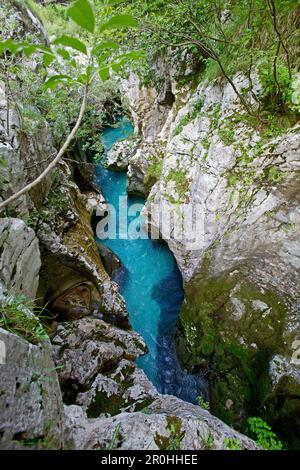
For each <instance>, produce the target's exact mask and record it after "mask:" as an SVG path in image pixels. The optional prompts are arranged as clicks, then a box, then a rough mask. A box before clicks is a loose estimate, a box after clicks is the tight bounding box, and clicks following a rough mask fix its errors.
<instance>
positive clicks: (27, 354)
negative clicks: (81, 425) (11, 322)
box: [0, 329, 63, 449]
mask: <svg viewBox="0 0 300 470" xmlns="http://www.w3.org/2000/svg"><path fill="white" fill-rule="evenodd" d="M0 344H2V345H3V344H4V347H5V355H4V357H2V361H1V362H0V415H1V423H0V448H1V449H60V448H61V447H62V444H63V442H62V429H63V404H62V398H61V391H60V388H59V383H58V380H57V375H56V371H55V367H54V363H53V360H52V357H51V347H50V344H49V343H47V342H46V343H45V344H43V345H39V346H35V345H33V344H30V343H28V342H27V341H25V340H24V339H22V338H19V337H18V336H16V335H13V334H11V333H9V332H7V331H5V330H2V329H0Z"/></svg>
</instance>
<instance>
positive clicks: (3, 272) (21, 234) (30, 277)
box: [0, 218, 41, 299]
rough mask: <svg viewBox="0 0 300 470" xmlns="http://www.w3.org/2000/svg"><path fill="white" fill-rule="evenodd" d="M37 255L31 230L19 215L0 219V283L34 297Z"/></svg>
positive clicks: (37, 268) (37, 275)
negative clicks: (15, 217)
mask: <svg viewBox="0 0 300 470" xmlns="http://www.w3.org/2000/svg"><path fill="white" fill-rule="evenodd" d="M40 267H41V256H40V250H39V243H38V239H37V237H36V236H35V233H34V231H33V230H32V229H31V228H29V227H27V225H26V224H25V222H23V220H20V219H13V218H4V219H0V286H1V288H2V290H6V291H8V292H9V293H10V295H15V296H16V295H20V294H25V295H26V296H28V297H30V298H32V299H35V297H36V292H37V288H38V282H39V269H40Z"/></svg>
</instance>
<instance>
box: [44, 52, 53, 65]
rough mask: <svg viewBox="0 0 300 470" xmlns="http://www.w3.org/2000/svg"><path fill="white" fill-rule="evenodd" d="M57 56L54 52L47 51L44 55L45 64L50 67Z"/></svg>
mask: <svg viewBox="0 0 300 470" xmlns="http://www.w3.org/2000/svg"><path fill="white" fill-rule="evenodd" d="M54 59H55V56H54V55H52V54H48V53H47V52H46V53H45V54H44V56H43V64H44V66H45V67H49V65H50V64H52V62H53V61H54Z"/></svg>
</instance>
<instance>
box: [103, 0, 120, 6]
mask: <svg viewBox="0 0 300 470" xmlns="http://www.w3.org/2000/svg"><path fill="white" fill-rule="evenodd" d="M100 2H101V3H102V5H103V7H112V6H114V5H119V4H120V3H124V0H100Z"/></svg>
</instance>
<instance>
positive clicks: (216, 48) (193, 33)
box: [96, 0, 300, 140]
mask: <svg viewBox="0 0 300 470" xmlns="http://www.w3.org/2000/svg"><path fill="white" fill-rule="evenodd" d="M100 3H102V2H100ZM96 4H98V5H99V2H97V1H96ZM269 6H271V7H269ZM269 6H268V3H266V1H265V0H252V1H251V2H250V1H249V0H242V1H240V2H235V1H230V2H226V5H225V4H224V0H217V1H215V2H213V3H212V2H210V1H209V0H181V1H180V2H178V1H176V0H169V1H168V2H165V1H161V0H151V1H147V2H144V1H143V0H128V1H127V2H121V4H120V5H117V6H116V7H115V9H116V11H117V12H118V13H123V14H124V13H130V14H132V15H133V16H134V17H135V18H137V19H139V20H140V24H141V28H140V32H139V34H138V35H137V34H134V33H133V34H131V33H130V34H128V35H126V37H123V38H122V37H120V40H121V41H124V42H125V43H126V44H128V43H129V44H130V45H131V47H140V48H142V49H144V50H145V51H146V54H147V55H146V59H145V61H144V62H143V63H139V64H138V66H137V71H138V73H139V74H140V75H141V76H142V78H144V80H145V82H146V83H147V84H149V82H152V84H153V83H154V82H155V75H154V73H153V70H152V64H153V62H154V60H155V59H156V58H157V57H158V56H160V55H163V54H165V52H166V50H167V48H168V50H170V46H171V48H172V52H173V55H177V57H178V62H179V63H180V61H182V60H183V59H182V57H183V52H184V53H189V54H190V57H193V61H194V62H195V63H198V64H199V63H202V65H203V66H204V67H203V66H202V68H201V67H198V68H199V69H200V70H202V73H203V74H204V78H206V79H207V80H208V81H211V80H214V79H216V78H218V77H220V76H221V77H222V78H224V77H225V78H226V79H227V80H228V81H229V80H230V78H232V77H234V75H235V74H236V73H237V72H243V73H244V75H246V76H247V77H251V76H252V77H253V72H255V71H257V69H258V70H259V75H260V78H261V82H262V84H263V91H262V93H261V92H260V91H258V90H255V89H254V87H253V83H252V80H251V79H250V81H249V84H248V85H247V88H245V89H243V90H241V92H240V95H239V98H240V100H241V101H242V102H243V104H244V103H246V106H247V112H248V113H249V111H250V114H251V115H252V116H256V117H257V120H258V123H262V122H263V121H264V120H265V111H267V112H269V113H271V114H272V115H273V114H275V115H277V114H278V115H281V114H282V113H288V114H289V115H290V119H291V122H294V121H295V119H297V116H298V118H299V111H300V109H299V106H300V99H299V80H298V81H297V79H296V72H297V70H298V69H299V53H298V49H299V40H300V30H299V28H298V22H299V3H298V2H297V1H296V0H274V1H273V0H270V2H269ZM272 8H274V11H275V16H274V15H273V13H272V11H273V10H272ZM224 12H225V13H224ZM199 56H200V61H199ZM198 73H199V72H198ZM200 73H201V72H200ZM179 78H180V77H179ZM194 78H195V74H194V76H193V79H194ZM235 92H238V91H237V90H235ZM250 95H251V97H252V100H253V96H255V101H256V104H255V106H253V104H252V103H251V101H250ZM256 108H257V109H256ZM182 124H183V125H186V124H187V121H184V122H183V123H182ZM177 131H178V133H179V129H178V130H177ZM225 138H226V140H227V137H226V136H225Z"/></svg>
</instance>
